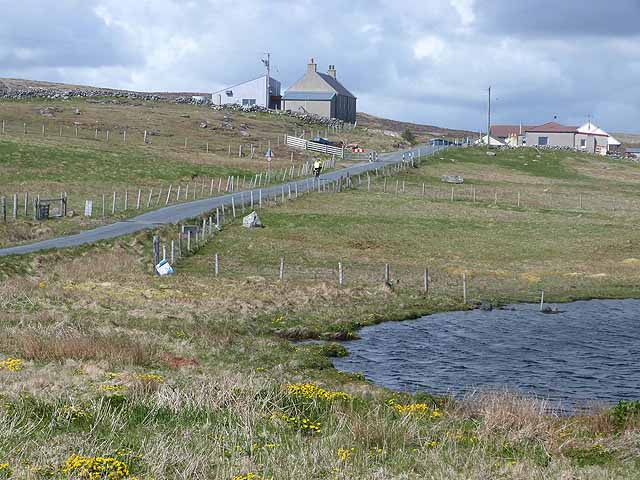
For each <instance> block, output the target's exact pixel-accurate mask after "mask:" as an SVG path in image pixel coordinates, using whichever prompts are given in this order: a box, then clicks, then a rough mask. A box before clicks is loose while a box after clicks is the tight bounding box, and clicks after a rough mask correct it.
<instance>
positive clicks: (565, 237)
mask: <svg viewBox="0 0 640 480" xmlns="http://www.w3.org/2000/svg"><path fill="white" fill-rule="evenodd" d="M467 152H468V153H469V154H474V155H475V154H477V152H473V151H470V150H469V151H467ZM503 153H504V155H505V157H507V156H508V155H511V156H517V155H520V154H521V153H520V152H506V153H505V152H501V153H500V154H503ZM451 154H455V155H458V154H460V152H453V153H451ZM542 155H543V157H544V156H545V155H546V153H543V154H542ZM549 155H552V156H553V158H555V155H556V153H555V152H554V153H549ZM487 158H489V157H487ZM489 161H490V162H491V161H492V160H491V159H490V160H489ZM509 161H513V158H504V159H497V160H496V162H497V163H496V164H494V165H492V164H491V163H487V164H479V163H474V162H468V163H466V162H464V161H462V160H461V161H460V162H457V161H456V162H455V163H456V164H458V165H462V168H464V169H468V170H466V171H465V172H464V173H465V174H469V175H473V176H474V177H472V178H478V179H486V178H488V176H489V175H491V174H495V173H496V172H500V178H494V179H493V181H494V182H495V183H496V184H498V185H500V186H501V187H502V188H503V189H504V190H511V189H521V190H523V191H524V190H525V189H526V188H531V189H535V188H539V185H540V184H543V185H545V186H546V185H548V184H547V183H546V182H560V183H552V184H551V185H553V188H554V189H555V190H554V193H556V194H558V195H559V194H560V193H562V192H571V193H574V192H575V190H574V189H576V188H582V186H583V185H584V184H585V182H586V183H592V182H591V181H590V180H588V179H587V180H585V179H584V178H582V177H581V175H583V173H580V174H576V176H575V177H573V179H572V178H571V177H570V174H567V175H568V176H566V177H565V178H563V179H559V178H557V175H560V173H558V171H557V170H556V171H553V172H551V173H550V175H551V176H546V177H545V176H540V175H539V174H536V175H529V174H524V173H523V172H522V171H521V170H520V169H518V168H511V167H509V166H508V165H507V163H508V162H509ZM551 161H552V160H551V159H550V160H549V162H551ZM558 161H559V162H560V164H566V165H565V167H566V168H567V171H569V169H570V168H576V167H575V162H576V160H575V159H572V158H568V157H567V158H565V159H562V158H560V159H559V160H558ZM505 162H506V163H505ZM584 162H585V167H590V166H593V165H600V163H599V162H600V160H598V159H592V158H591V157H588V158H585V159H584ZM450 163H451V162H450ZM442 165H445V166H447V167H448V164H447V163H446V162H445V163H444V164H433V163H431V162H428V163H426V164H425V165H424V166H423V167H421V168H420V169H416V170H413V171H411V172H408V173H404V174H403V175H402V176H401V177H400V178H403V179H405V180H406V181H407V182H408V183H409V182H411V187H412V188H411V189H408V191H407V192H406V193H405V194H401V193H399V194H398V195H396V194H395V193H386V194H383V193H381V188H380V183H379V182H380V180H378V181H376V182H375V183H374V192H371V193H367V191H366V182H365V183H364V184H363V186H362V187H359V188H357V189H356V190H352V191H344V192H343V193H340V194H317V193H315V194H313V195H309V196H305V197H303V198H301V199H298V200H296V201H293V202H290V203H288V204H286V205H284V206H279V207H277V208H267V209H264V210H262V211H259V214H260V216H261V218H262V220H263V222H264V224H265V225H266V227H265V228H264V229H260V230H254V231H248V230H246V229H243V228H242V227H240V226H239V225H237V223H236V224H232V225H226V226H225V227H224V229H223V231H222V233H220V234H218V235H217V236H216V237H215V238H214V239H213V240H212V241H211V242H210V243H209V244H207V245H206V246H205V247H203V248H202V249H200V250H199V251H198V252H197V253H195V254H194V255H191V256H188V257H186V258H184V259H183V260H181V261H180V262H178V263H177V265H176V271H177V275H175V276H173V277H169V278H156V277H153V276H151V275H150V265H149V257H150V248H149V245H150V239H151V236H152V234H153V233H154V232H142V233H139V234H136V235H133V236H129V237H124V238H121V239H116V240H111V241H108V242H103V243H101V244H100V245H96V246H85V247H82V248H79V249H72V250H66V251H61V252H48V253H42V254H37V255H31V256H26V257H19V258H3V259H0V272H2V274H3V275H4V276H3V277H2V280H0V323H1V324H2V328H0V330H1V331H0V334H1V335H0V360H1V359H4V358H6V357H7V356H11V357H14V358H20V359H22V360H24V365H23V368H22V370H20V371H17V372H9V371H6V370H0V385H2V387H1V388H0V396H1V398H0V464H2V463H3V462H7V463H9V464H10V468H11V469H12V470H13V471H14V473H15V474H16V475H17V476H23V477H24V476H31V477H33V478H46V475H47V474H50V475H51V476H53V477H54V478H55V476H56V475H58V477H60V476H61V468H62V466H63V465H64V464H65V462H66V461H67V459H69V458H71V457H72V455H82V456H86V457H96V456H110V457H113V458H119V459H121V461H123V462H125V463H126V464H127V466H128V467H129V469H130V471H131V474H132V475H136V476H139V477H142V478H176V477H182V478H195V477H199V478H223V479H224V478H226V479H233V478H234V477H235V476H240V477H239V478H242V476H244V478H246V477H247V475H248V474H249V473H252V474H255V475H256V476H257V478H260V477H265V478H278V479H280V478H284V479H287V478H291V479H293V478H318V479H327V480H328V479H343V478H398V479H400V478H402V479H418V478H454V479H457V478H459V479H467V478H522V479H539V478H589V479H610V478H634V477H636V476H637V468H638V462H637V460H636V457H637V455H636V454H637V448H636V444H637V442H638V429H637V418H638V416H637V412H636V410H637V408H636V406H635V403H629V404H628V405H627V404H623V405H619V406H617V407H615V408H613V409H611V410H607V409H605V410H596V411H594V412H593V413H587V414H584V415H580V416H571V417H562V416H560V417H557V416H553V415H548V414H546V413H545V412H544V410H543V409H542V408H541V405H540V404H539V403H538V402H537V401H536V400H535V399H531V398H525V399H523V398H519V397H514V396H512V395H508V394H496V395H480V396H477V397H475V398H471V399H467V400H460V399H458V400H455V399H451V398H439V397H435V396H433V395H430V394H429V392H421V393H418V394H416V395H414V396H411V395H408V394H406V393H398V392H390V391H388V390H386V389H382V388H378V387H376V386H375V385H372V384H370V383H369V382H366V381H365V380H364V379H363V378H362V376H361V375H358V374H343V373H340V372H338V371H336V370H335V369H333V367H332V364H331V358H332V357H336V356H342V355H344V354H345V350H344V347H343V346H342V345H341V344H336V343H335V340H338V339H349V338H354V337H356V336H357V334H358V331H357V330H358V328H360V327H362V326H364V325H370V324H374V323H379V322H382V321H392V320H403V319H407V318H415V317H418V316H420V315H423V314H428V313H432V312H441V311H447V310H454V309H461V308H469V306H468V305H467V306H465V305H462V302H461V288H460V287H461V285H460V282H461V275H462V273H463V272H466V273H467V275H468V277H467V278H468V280H469V300H470V302H472V303H473V302H476V301H479V300H480V299H490V300H491V301H494V302H515V301H535V300H537V298H538V295H539V292H540V289H542V288H544V289H545V296H546V297H547V299H548V300H549V301H562V300H571V299H575V298H592V297H593V298H603V297H634V296H638V293H639V292H638V288H637V268H638V265H640V254H638V251H637V248H636V236H637V235H636V232H635V230H634V229H633V228H630V225H635V224H636V223H637V221H638V220H639V219H640V212H639V211H636V210H634V209H633V208H630V207H629V208H626V209H622V210H618V211H616V212H612V211H611V210H609V209H608V208H606V205H607V204H606V203H598V202H596V200H594V199H592V200H591V203H589V204H588V207H586V208H584V209H583V210H579V209H577V208H576V207H575V205H573V204H572V206H571V207H568V206H567V205H564V204H554V205H551V206H548V205H538V204H526V205H523V206H521V207H520V208H517V207H515V206H514V205H513V203H512V202H511V200H512V199H511V198H510V197H509V201H507V199H506V197H505V198H504V199H503V200H502V202H499V203H498V205H493V203H492V200H491V199H488V198H481V199H479V200H478V201H477V202H476V203H473V202H472V201H470V200H469V198H468V197H463V196H462V195H460V196H458V197H456V198H458V200H456V201H454V202H451V201H449V200H448V199H447V198H446V197H443V198H437V199H434V198H431V197H429V196H427V197H422V196H421V195H420V192H419V189H417V188H416V186H417V185H419V184H420V183H422V179H425V180H426V181H433V180H434V179H435V181H437V179H438V176H439V175H440V174H441V171H442V170H439V168H441V167H442ZM580 168H582V167H580ZM620 168H622V169H624V171H625V172H626V173H625V175H624V176H623V179H622V180H616V178H614V177H612V176H611V175H610V174H611V172H609V171H604V170H603V171H602V172H601V173H602V175H603V176H604V177H605V179H606V181H605V182H603V186H601V187H598V186H597V183H596V184H595V185H596V186H595V187H594V188H597V191H596V192H595V193H594V195H595V194H597V195H607V198H609V197H612V198H614V199H616V200H621V199H622V198H623V196H624V195H626V194H627V191H628V190H629V189H632V188H633V182H628V179H629V178H634V175H635V172H636V170H637V167H636V166H634V165H622V166H620ZM596 170H598V169H596ZM581 171H582V172H587V170H584V169H583V170H581ZM598 171H599V170H598ZM584 175H585V176H586V177H587V178H590V177H589V174H588V173H584ZM393 180H395V179H392V180H391V181H393ZM529 182H530V183H529ZM622 184H623V185H622ZM356 185H357V184H356ZM612 185H613V188H612V187H611V186H612ZM630 185H631V186H630ZM578 186H580V187H578ZM174 232H175V229H172V228H171V227H165V228H163V229H162V230H161V231H159V232H157V233H159V234H160V235H161V237H162V238H163V240H165V241H168V240H170V239H171V238H175V237H173V235H174ZM215 253H218V254H219V255H220V259H221V272H220V277H219V278H215V277H214V275H213V271H212V268H213V267H212V260H213V255H214V254H215ZM280 257H284V258H285V281H284V282H282V283H281V282H279V281H278V280H277V277H278V265H279V259H280ZM338 262H343V263H344V265H345V277H346V285H345V286H344V287H339V286H338V285H337V266H338ZM385 263H389V264H390V265H391V271H392V279H393V287H388V286H384V285H382V272H383V267H384V264H385ZM425 267H428V268H429V270H430V272H431V275H432V285H431V288H432V289H431V292H430V294H429V295H425V294H424V293H423V292H421V290H420V284H421V279H422V271H423V268H425ZM398 280H399V283H398V282H397V281H398ZM311 338H313V339H323V340H328V342H323V343H300V342H296V341H291V340H299V339H311ZM144 375H159V376H160V377H161V378H162V381H159V380H157V377H152V378H156V380H151V381H143V380H141V378H144V377H143V376H144ZM301 382H313V383H316V384H319V385H321V386H322V387H323V388H325V389H327V390H331V391H336V390H339V391H343V392H346V393H348V394H349V395H350V397H349V398H348V399H340V398H339V399H337V400H333V401H325V400H323V399H321V398H305V397H300V396H296V395H294V394H292V393H291V392H290V391H289V390H288V385H289V384H292V383H301ZM114 385H119V386H121V387H117V389H115V390H114V389H113V388H116V387H113V386H114ZM108 386H111V387H108ZM109 388H111V389H112V390H111V391H109V390H108V389H109ZM105 389H107V390H105ZM412 403H424V404H425V406H424V409H425V411H427V412H429V415H420V414H403V413H400V412H399V411H398V410H397V409H396V408H394V405H402V406H405V405H407V404H412ZM70 406H72V407H73V408H71V409H70ZM436 409H437V411H438V412H439V415H435V416H431V413H432V412H433V411H434V410H436ZM79 411H82V412H85V413H86V415H82V414H77V413H76V414H75V417H74V414H73V413H70V412H79ZM305 421H306V423H305ZM308 422H313V424H314V425H315V424H318V422H319V425H320V427H319V428H320V431H319V432H314V431H312V430H311V429H309V428H308V427H305V425H308V424H309V423H308ZM118 452H120V453H118ZM0 475H1V471H0ZM62 478H64V476H62ZM254 478H256V477H254Z"/></svg>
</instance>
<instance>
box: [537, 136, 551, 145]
mask: <svg viewBox="0 0 640 480" xmlns="http://www.w3.org/2000/svg"><path fill="white" fill-rule="evenodd" d="M538 145H539V146H541V147H542V146H545V145H549V137H538Z"/></svg>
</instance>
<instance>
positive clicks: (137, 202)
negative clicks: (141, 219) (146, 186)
mask: <svg viewBox="0 0 640 480" xmlns="http://www.w3.org/2000/svg"><path fill="white" fill-rule="evenodd" d="M140 195H142V190H141V189H140V188H139V189H138V198H137V200H136V210H140Z"/></svg>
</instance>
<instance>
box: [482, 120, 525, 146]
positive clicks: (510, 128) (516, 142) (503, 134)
mask: <svg viewBox="0 0 640 480" xmlns="http://www.w3.org/2000/svg"><path fill="white" fill-rule="evenodd" d="M527 128H533V125H522V124H520V125H492V126H491V137H492V138H495V139H496V140H499V141H500V142H502V143H504V144H505V145H509V146H511V147H521V146H522V145H524V142H525V132H526V131H527Z"/></svg>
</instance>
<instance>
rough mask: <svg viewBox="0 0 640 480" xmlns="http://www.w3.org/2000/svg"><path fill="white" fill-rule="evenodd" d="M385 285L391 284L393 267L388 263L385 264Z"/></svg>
mask: <svg viewBox="0 0 640 480" xmlns="http://www.w3.org/2000/svg"><path fill="white" fill-rule="evenodd" d="M384 283H386V284H390V283H391V267H390V266H389V264H388V263H385V264H384Z"/></svg>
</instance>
